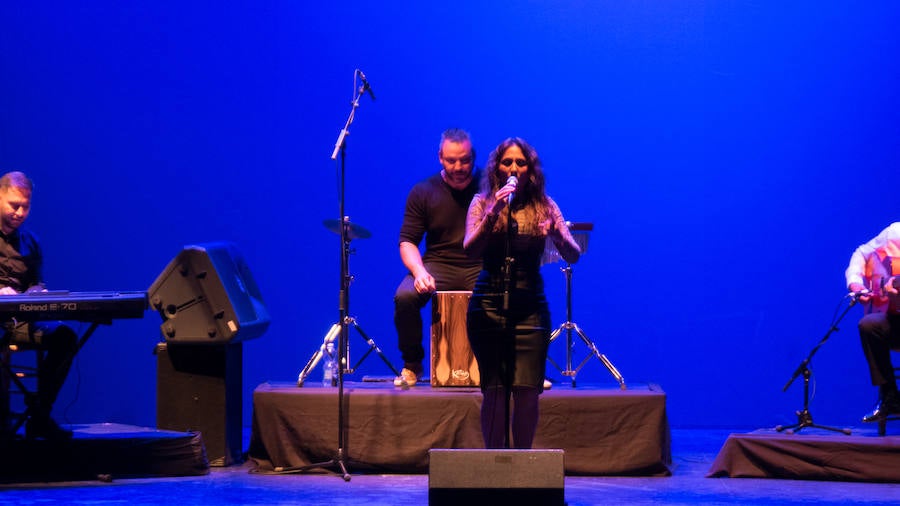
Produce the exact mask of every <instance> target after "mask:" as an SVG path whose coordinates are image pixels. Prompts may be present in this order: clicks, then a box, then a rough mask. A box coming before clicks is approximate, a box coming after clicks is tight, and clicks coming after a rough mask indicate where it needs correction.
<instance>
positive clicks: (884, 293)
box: [844, 222, 900, 422]
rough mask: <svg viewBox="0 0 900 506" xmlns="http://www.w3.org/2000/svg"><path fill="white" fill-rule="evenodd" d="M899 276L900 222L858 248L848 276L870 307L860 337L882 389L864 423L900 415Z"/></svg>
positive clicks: (849, 285)
mask: <svg viewBox="0 0 900 506" xmlns="http://www.w3.org/2000/svg"><path fill="white" fill-rule="evenodd" d="M895 266H896V267H895ZM898 274H900V222H895V223H892V224H891V225H890V226H888V227H887V228H885V229H884V230H882V231H881V232H880V233H879V234H878V235H877V236H875V237H874V238H872V239H871V240H869V241H868V242H866V243H865V244H861V245H860V246H859V247H858V248H856V250H855V251H854V252H853V255H851V256H850V264H849V265H848V266H847V270H846V272H845V273H844V275H845V277H846V280H847V289H848V290H850V292H851V294H852V295H853V296H854V297H855V298H856V299H857V300H858V301H859V302H860V303H861V304H863V306H864V307H865V308H866V311H865V313H866V314H865V315H864V316H863V317H862V319H861V320H860V321H859V336H860V340H861V341H862V349H863V353H864V354H865V356H866V361H867V362H868V363H869V373H870V375H871V377H872V384H873V385H875V386H877V387H878V403H877V404H875V408H874V409H873V410H872V411H871V412H869V413H867V414H866V415H865V416H863V419H862V421H863V422H877V421H880V420H883V419H885V418H887V417H888V416H889V415H898V414H900V395H898V393H897V381H896V378H895V377H894V365H893V364H892V363H891V349H898V348H900V298H897V302H896V303H895V301H894V299H895V297H897V296H898V295H900V292H898V290H897V287H896V286H895V285H894V283H895V282H897V283H898V285H900V276H898Z"/></svg>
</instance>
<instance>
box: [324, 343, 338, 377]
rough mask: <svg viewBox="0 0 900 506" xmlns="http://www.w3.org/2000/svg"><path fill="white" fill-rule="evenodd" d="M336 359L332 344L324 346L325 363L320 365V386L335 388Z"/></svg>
mask: <svg viewBox="0 0 900 506" xmlns="http://www.w3.org/2000/svg"><path fill="white" fill-rule="evenodd" d="M337 367H338V364H337V357H336V356H335V354H334V343H328V344H326V345H325V363H323V364H322V386H323V387H333V386H337V373H338V370H337Z"/></svg>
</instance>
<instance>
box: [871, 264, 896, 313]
mask: <svg viewBox="0 0 900 506" xmlns="http://www.w3.org/2000/svg"><path fill="white" fill-rule="evenodd" d="M897 275H900V258H892V257H884V258H879V256H878V254H877V253H875V254H873V255H872V256H870V257H869V259H868V260H867V261H866V273H865V277H866V285H867V286H866V288H867V289H868V290H869V291H870V292H872V296H871V297H870V298H869V302H866V303H865V307H864V310H865V314H869V313H884V312H888V313H895V314H898V313H900V296H897V295H891V294H889V293H886V292H885V291H884V284H885V283H886V282H887V281H888V280H889V279H890V278H891V277H892V276H897ZM893 285H894V288H897V289H898V290H900V278H895V279H894V282H893Z"/></svg>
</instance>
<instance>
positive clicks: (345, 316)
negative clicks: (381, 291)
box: [297, 216, 400, 387]
mask: <svg viewBox="0 0 900 506" xmlns="http://www.w3.org/2000/svg"><path fill="white" fill-rule="evenodd" d="M324 224H325V227H326V228H328V229H329V230H331V231H332V232H335V233H338V234H341V237H342V238H345V240H346V243H345V244H344V248H343V251H344V255H343V256H344V257H346V258H348V259H349V256H350V253H351V250H350V241H351V240H353V239H368V238H369V237H371V236H372V234H371V233H370V232H369V231H368V230H366V229H365V228H363V227H361V226H359V225H355V224H352V223H350V218H349V217H347V216H345V217H344V219H343V221H342V222H338V221H337V220H325V222H324ZM344 227H346V229H347V230H346V231H342V230H340V229H341V228H344ZM346 261H347V262H348V265H347V271H349V260H346ZM345 272H346V271H345ZM342 279H343V283H342V286H341V293H342V299H341V301H342V306H343V309H344V310H345V311H343V312H342V313H341V318H342V319H341V320H339V321H338V322H336V323H335V324H334V325H332V326H331V329H329V330H328V333H327V334H325V339H324V340H323V341H322V345H321V346H319V349H317V350H316V351H315V353H313V354H312V356H311V357H310V358H309V361H308V362H307V363H306V366H305V367H304V368H303V370H302V371H300V375H299V376H298V378H297V386H298V387H302V386H303V383H304V382H305V381H306V378H307V377H309V374H310V373H311V372H312V370H313V369H314V368H315V367H316V365H317V364H318V363H319V361H321V360H322V358H323V357H325V355H326V354H327V353H328V351H327V348H328V345H329V344H331V343H334V340H335V339H337V338H338V337H339V336H340V335H342V334H343V332H344V330H345V328H346V326H347V325H351V326H353V328H354V329H356V331H357V332H358V333H359V335H360V336H362V338H363V340H365V341H366V344H367V345H368V346H369V349H368V350H366V352H365V354H363V356H362V357H360V359H359V361H357V362H356V364H354V365H353V367H352V368H347V367H346V364H349V363H350V350H349V348H348V349H347V353H346V355H345V356H344V357H343V362H342V364H343V365H341V368H343V369H344V374H353V372H354V371H356V369H357V368H358V367H359V365H360V364H362V362H363V360H365V359H366V357H368V356H369V354H371V353H372V352H373V351H374V352H375V353H377V354H378V356H380V357H381V359H382V360H383V361H384V363H385V364H387V366H388V367H389V368H390V369H391V371H392V372H393V373H394V375H395V376H399V375H400V371H398V370H397V368H396V367H394V365H393V364H391V362H390V361H389V360H388V359H387V357H386V356H385V355H384V353H383V352H382V351H381V349H380V348H379V347H378V345H377V344H375V340H373V339H372V338H371V337H369V335H368V334H366V332H365V331H364V330H363V329H362V327H360V326H359V323H357V321H356V318H354V317H353V316H349V307H350V283H351V282H352V281H353V276H352V275H351V274H350V273H349V272H346V274H345V275H342Z"/></svg>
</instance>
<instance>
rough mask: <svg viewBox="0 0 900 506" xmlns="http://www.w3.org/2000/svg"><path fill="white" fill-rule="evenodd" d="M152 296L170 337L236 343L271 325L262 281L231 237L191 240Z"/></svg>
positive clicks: (183, 340)
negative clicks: (195, 242)
mask: <svg viewBox="0 0 900 506" xmlns="http://www.w3.org/2000/svg"><path fill="white" fill-rule="evenodd" d="M148 296H149V298H150V305H151V306H152V307H153V308H154V309H156V310H157V311H158V312H159V314H160V315H161V316H162V319H163V323H162V325H161V326H160V329H161V330H162V335H163V337H164V338H165V340H166V342H169V343H190V344H201V343H209V344H225V343H234V342H240V341H246V340H248V339H254V338H257V337H259V336H261V335H262V334H263V333H264V332H265V331H266V329H267V328H268V327H269V322H270V319H269V313H268V311H267V310H266V305H265V303H264V302H263V298H262V295H261V294H260V292H259V287H258V286H257V285H256V281H254V279H253V275H252V274H251V273H250V269H249V268H248V267H247V264H246V263H245V262H244V259H243V257H242V256H241V254H240V253H239V252H238V250H237V248H236V247H235V245H234V244H232V243H229V242H212V243H203V244H197V245H191V246H185V247H184V249H183V250H182V251H181V252H180V253H179V254H178V255H177V256H176V257H175V258H174V259H172V261H171V262H169V265H167V266H166V268H165V269H164V270H163V271H162V273H160V275H159V276H158V277H157V278H156V281H154V282H153V285H151V286H150V289H149V291H148Z"/></svg>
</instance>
